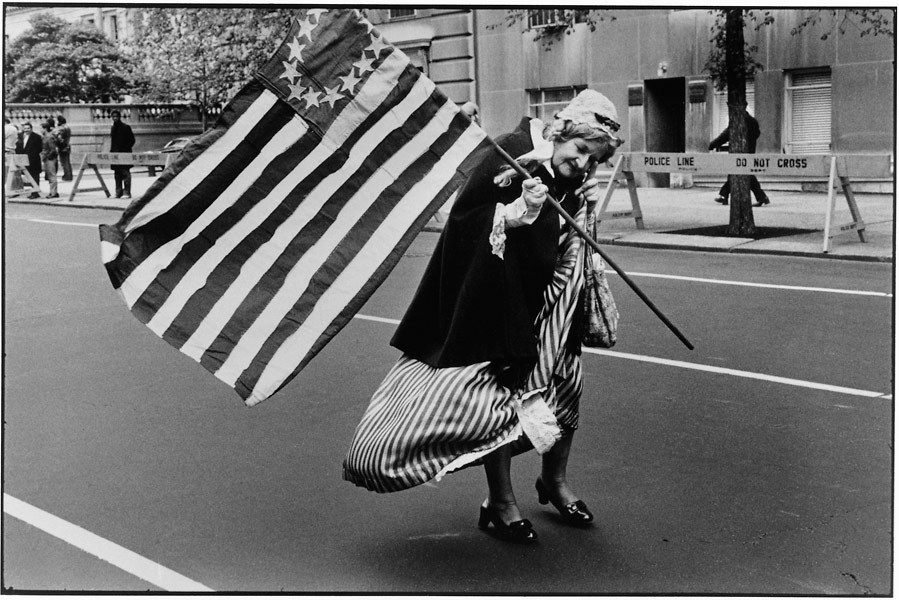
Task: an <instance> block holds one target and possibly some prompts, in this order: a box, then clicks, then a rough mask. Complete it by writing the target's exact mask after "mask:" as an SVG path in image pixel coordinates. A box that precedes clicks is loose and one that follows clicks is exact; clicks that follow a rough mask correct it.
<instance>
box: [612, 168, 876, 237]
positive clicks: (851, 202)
mask: <svg viewBox="0 0 899 600" xmlns="http://www.w3.org/2000/svg"><path fill="white" fill-rule="evenodd" d="M638 172H639V173H690V174H693V175H756V176H758V175H768V176H771V175H773V176H785V177H804V178H816V179H824V178H827V180H828V194H827V210H826V212H825V216H824V244H823V250H822V251H823V252H825V253H827V252H829V251H830V244H831V240H832V239H833V237H834V236H835V235H839V234H840V233H844V232H846V231H852V230H855V231H856V232H857V233H858V238H859V240H861V241H862V242H865V241H867V240H865V222H864V220H862V215H861V212H860V211H859V209H858V204H856V202H855V195H854V194H853V192H852V184H851V182H850V175H851V176H852V177H855V178H877V179H883V178H890V177H891V176H892V173H891V168H890V156H889V155H888V154H846V155H839V156H838V155H833V154H720V153H714V154H680V153H672V152H629V153H625V154H621V155H620V156H619V157H618V160H617V161H616V162H615V168H614V170H613V171H612V174H611V178H610V179H609V184H608V186H607V187H606V192H605V195H604V197H603V202H602V204H601V205H600V207H599V210H598V211H597V213H596V222H597V224H599V222H600V221H604V220H609V219H618V218H628V217H633V218H634V221H635V222H636V224H637V228H638V229H643V228H644V227H643V213H642V212H641V210H640V202H639V199H638V197H637V186H636V185H635V183H634V173H638ZM619 184H626V185H627V188H628V192H630V197H631V210H625V211H614V212H610V211H608V210H607V208H608V205H609V201H610V200H611V198H612V192H614V191H615V188H616V187H617V186H618V185H619ZM838 188H839V189H842V191H843V195H844V196H845V197H846V204H847V205H848V207H849V213H850V215H851V217H852V220H851V221H848V222H844V223H842V224H837V225H835V224H834V215H835V212H836V194H835V190H837V189H838Z"/></svg>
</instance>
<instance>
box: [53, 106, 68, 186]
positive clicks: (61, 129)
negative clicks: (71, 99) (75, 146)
mask: <svg viewBox="0 0 899 600" xmlns="http://www.w3.org/2000/svg"><path fill="white" fill-rule="evenodd" d="M54 133H55V134H56V150H57V152H59V167H60V168H61V169H62V180H63V181H72V130H71V129H70V128H69V126H68V125H66V118H65V117H64V116H62V115H58V116H57V117H56V131H55V132H54Z"/></svg>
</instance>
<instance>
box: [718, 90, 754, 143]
mask: <svg viewBox="0 0 899 600" xmlns="http://www.w3.org/2000/svg"><path fill="white" fill-rule="evenodd" d="M746 112H748V113H749V114H750V115H752V116H753V117H754V116H755V80H753V79H747V80H746ZM714 119H715V122H714V127H712V131H711V134H712V137H711V139H715V138H716V137H717V136H718V134H719V133H721V132H722V131H724V130H725V129H727V125H728V122H729V121H730V116H729V113H728V108H727V90H724V91H723V92H719V91H716V92H715V110H714Z"/></svg>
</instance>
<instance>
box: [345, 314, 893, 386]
mask: <svg viewBox="0 0 899 600" xmlns="http://www.w3.org/2000/svg"><path fill="white" fill-rule="evenodd" d="M355 318H356V319H362V320H363V321H377V322H379V323H390V324H391V325H399V323H400V322H399V320H398V319H385V318H383V317H372V316H369V315H362V314H357V315H356V316H355ZM584 352H589V353H590V354H600V355H602V356H612V357H615V358H626V359H628V360H637V361H641V362H649V363H656V364H659V365H667V366H670V367H680V368H682V369H692V370H694V371H706V372H708V373H718V374H720V375H733V376H734V377H745V378H747V379H760V380H763V381H770V382H772V383H782V384H784V385H794V386H797V387H804V388H810V389H813V390H824V391H828V392H836V393H838V394H848V395H850V396H864V397H865V398H881V399H883V400H892V399H893V396H892V394H885V393H882V392H872V391H869V390H859V389H856V388H848V387H842V386H839V385H830V384H828V383H817V382H815V381H805V380H802V379H792V378H790V377H778V376H777V375H765V374H764V373H753V372H752V371H740V370H738V369H728V368H726V367H714V366H711V365H701V364H699V363H691V362H685V361H682V360H671V359H668V358H656V357H654V356H645V355H643V354H630V353H628V352H620V351H618V350H604V349H600V348H586V347H585V348H584Z"/></svg>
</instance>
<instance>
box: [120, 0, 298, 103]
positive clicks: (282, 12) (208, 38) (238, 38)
mask: <svg viewBox="0 0 899 600" xmlns="http://www.w3.org/2000/svg"><path fill="white" fill-rule="evenodd" d="M294 12H295V11H294V10H293V9H257V8H173V7H168V6H164V7H160V8H141V9H137V10H136V13H135V18H134V37H133V43H132V45H131V46H130V50H131V52H132V53H133V56H134V58H135V60H137V61H138V62H139V63H140V64H141V65H142V68H143V69H144V70H145V72H146V73H148V74H149V77H148V80H147V81H146V84H145V85H144V86H142V87H141V88H140V89H138V90H136V91H137V92H138V93H140V94H141V95H142V96H144V97H145V98H146V99H148V100H158V101H175V100H189V101H191V102H194V103H196V105H197V106H198V107H199V108H200V109H201V110H202V111H203V114H204V115H205V114H206V113H207V112H208V111H209V109H210V108H212V107H215V106H220V105H221V104H223V103H225V102H226V101H227V100H228V99H229V98H230V97H231V96H232V95H233V94H234V93H235V92H237V91H238V90H239V89H240V87H241V86H242V85H243V84H244V83H245V82H247V81H248V80H249V79H250V78H251V77H252V76H253V73H255V72H256V71H257V70H258V69H259V68H260V67H261V66H262V64H263V63H264V62H265V61H266V60H267V59H268V58H269V57H270V56H271V55H272V53H274V51H275V50H276V49H277V47H278V45H279V44H280V43H281V41H282V40H283V39H284V37H285V36H286V35H287V31H288V27H289V24H290V18H291V17H292V15H293V13H294Z"/></svg>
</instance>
